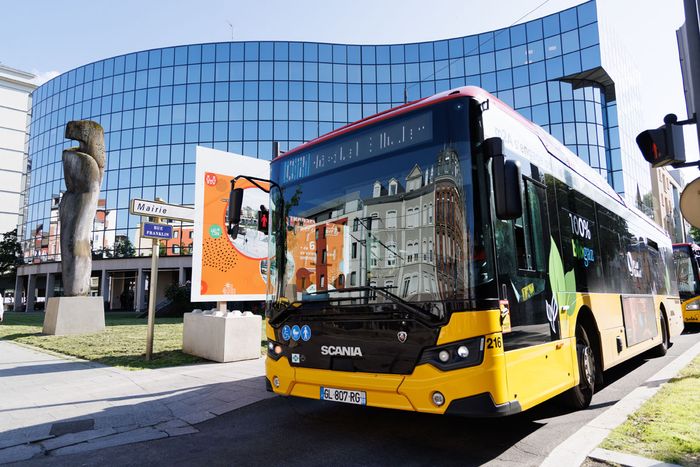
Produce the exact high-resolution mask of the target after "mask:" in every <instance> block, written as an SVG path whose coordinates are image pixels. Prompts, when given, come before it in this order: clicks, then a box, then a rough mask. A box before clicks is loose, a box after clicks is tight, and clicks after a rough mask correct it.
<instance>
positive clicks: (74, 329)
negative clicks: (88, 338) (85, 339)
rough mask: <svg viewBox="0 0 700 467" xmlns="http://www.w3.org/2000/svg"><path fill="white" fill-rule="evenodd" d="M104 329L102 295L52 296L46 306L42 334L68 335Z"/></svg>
mask: <svg viewBox="0 0 700 467" xmlns="http://www.w3.org/2000/svg"><path fill="white" fill-rule="evenodd" d="M104 330H105V305H104V300H103V298H102V297H52V298H49V303H48V304H47V306H46V315H45V316H44V328H43V330H42V332H43V333H44V334H49V335H55V336H68V335H73V334H92V333H95V332H102V331H104Z"/></svg>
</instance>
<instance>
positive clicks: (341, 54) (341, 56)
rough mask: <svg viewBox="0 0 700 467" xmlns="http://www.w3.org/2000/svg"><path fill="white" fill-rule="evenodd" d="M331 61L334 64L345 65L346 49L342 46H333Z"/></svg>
mask: <svg viewBox="0 0 700 467" xmlns="http://www.w3.org/2000/svg"><path fill="white" fill-rule="evenodd" d="M333 61H334V62H335V63H345V62H346V61H347V54H346V47H345V46H344V45H333Z"/></svg>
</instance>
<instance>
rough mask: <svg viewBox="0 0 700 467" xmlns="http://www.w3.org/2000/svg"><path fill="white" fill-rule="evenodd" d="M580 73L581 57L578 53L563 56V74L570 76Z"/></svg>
mask: <svg viewBox="0 0 700 467" xmlns="http://www.w3.org/2000/svg"><path fill="white" fill-rule="evenodd" d="M580 71H581V56H580V54H579V53H578V52H574V53H572V54H567V55H564V74H567V75H570V74H572V73H578V72H580Z"/></svg>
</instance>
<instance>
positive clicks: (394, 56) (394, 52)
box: [391, 45, 404, 63]
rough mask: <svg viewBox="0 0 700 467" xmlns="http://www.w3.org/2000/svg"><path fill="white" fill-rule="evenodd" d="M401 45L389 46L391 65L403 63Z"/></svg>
mask: <svg viewBox="0 0 700 467" xmlns="http://www.w3.org/2000/svg"><path fill="white" fill-rule="evenodd" d="M403 61H404V56H403V45H392V46H391V62H392V63H403Z"/></svg>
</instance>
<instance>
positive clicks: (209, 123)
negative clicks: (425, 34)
mask: <svg viewBox="0 0 700 467" xmlns="http://www.w3.org/2000/svg"><path fill="white" fill-rule="evenodd" d="M600 62H601V60H600V47H599V34H598V25H597V16H596V5H595V2H594V1H590V2H587V3H584V4H581V5H579V6H577V7H574V8H570V9H568V10H564V11H561V12H559V13H556V14H553V15H550V16H547V17H544V18H540V19H536V20H533V21H529V22H527V23H523V24H518V25H516V26H512V27H510V28H506V29H500V30H497V31H490V32H485V33H482V34H478V35H472V36H466V37H459V38H454V39H448V40H440V41H434V42H423V43H413V44H397V45H376V46H375V45H342V44H320V43H311V42H304V43H302V42H224V43H214V44H197V45H185V46H179V47H169V48H162V49H155V50H149V51H143V52H136V53H132V54H128V55H122V56H118V57H113V58H109V59H106V60H102V61H99V62H95V63H91V64H89V65H85V66H83V67H80V68H77V69H74V70H71V71H69V72H67V73H64V74H62V75H60V76H58V77H56V78H54V79H53V80H51V81H49V82H47V83H46V84H44V85H43V86H41V87H40V88H38V89H37V90H36V91H35V92H34V98H33V109H32V115H33V117H32V122H31V127H30V146H29V148H30V149H29V151H30V168H29V187H30V188H28V193H27V196H26V199H27V205H26V208H25V209H26V212H25V225H24V226H23V229H22V238H23V240H24V243H23V245H24V255H25V260H27V261H55V260H59V259H60V256H59V255H58V253H59V249H58V244H59V241H58V238H57V236H58V230H59V228H58V225H57V222H58V221H57V220H58V209H57V204H58V200H59V197H60V193H61V192H62V190H64V189H65V186H64V182H63V171H62V163H61V153H62V151H63V149H64V148H67V147H70V146H71V145H72V142H70V141H67V140H65V139H64V135H63V133H64V128H65V124H66V123H67V122H68V121H70V120H79V119H91V120H95V121H98V122H99V123H100V124H102V126H103V127H104V129H105V140H106V146H107V150H108V156H107V169H106V171H105V176H104V181H103V184H102V193H101V197H100V202H99V207H98V213H97V216H96V218H95V224H94V231H95V232H94V235H93V251H94V253H95V256H96V257H121V256H133V255H141V254H143V255H147V254H150V251H151V244H150V240H149V241H148V242H147V244H146V243H144V244H143V245H142V244H140V240H139V235H138V227H139V222H140V218H138V217H136V216H131V215H130V214H129V212H128V205H129V200H130V199H132V198H144V199H154V198H155V197H161V198H163V199H165V200H166V201H168V202H170V203H182V204H193V203H194V162H195V161H194V158H195V146H196V145H201V146H208V147H212V148H215V149H221V150H224V151H231V152H236V153H241V154H245V155H248V156H257V157H260V158H266V159H269V158H270V157H271V155H272V142H273V141H279V142H280V148H281V149H282V150H286V149H288V148H292V147H295V146H297V145H299V144H301V143H303V142H305V141H308V140H310V139H313V138H315V137H316V136H318V135H321V134H324V133H326V132H329V131H331V130H333V129H334V128H337V127H339V126H342V125H345V124H347V123H349V122H352V121H355V120H359V119H361V118H362V117H365V116H368V115H372V114H374V113H376V112H379V111H382V110H385V109H389V108H391V107H394V106H397V105H400V104H403V103H404V102H405V101H407V100H408V101H410V100H415V99H418V98H421V97H426V96H429V95H432V94H434V93H436V92H440V91H444V90H447V89H450V88H455V87H459V86H464V85H477V86H481V87H483V88H484V89H486V90H488V91H490V92H492V93H493V94H495V95H496V96H498V97H499V98H500V99H502V100H503V101H505V102H506V103H508V104H509V105H511V106H512V107H514V108H515V109H516V110H517V111H519V112H520V113H521V114H523V115H524V116H525V117H527V118H528V119H531V120H533V121H534V122H536V123H538V124H540V125H542V126H543V127H544V128H545V129H546V130H547V131H549V132H550V133H552V134H553V135H554V136H555V137H557V138H558V139H560V140H561V141H562V142H563V143H564V144H566V145H567V146H568V147H569V148H571V149H572V150H573V151H574V152H575V153H577V154H579V156H580V157H581V158H582V159H584V160H585V161H586V162H588V163H589V164H590V165H591V166H592V167H594V168H596V169H598V170H599V171H600V172H601V173H602V174H603V175H605V176H607V177H608V179H609V180H610V181H611V183H613V182H617V177H618V176H617V175H615V172H613V171H612V170H613V169H615V168H616V167H617V168H619V167H618V166H619V164H615V163H612V164H611V163H610V160H611V156H612V155H614V154H615V150H616V149H617V148H618V147H619V143H617V142H616V141H617V139H618V138H617V137H616V135H617V129H616V115H617V114H616V109H615V107H614V102H613V104H609V103H608V102H607V100H611V99H610V97H609V95H610V93H609V92H606V91H605V90H606V83H605V82H603V80H601V79H599V77H600V73H596V70H601V68H600V67H601V63H600ZM603 75H604V72H603ZM611 85H612V83H607V88H608V89H609V87H610V86H611ZM606 96H608V97H607V100H606ZM613 96H614V93H613ZM613 99H614V97H613ZM617 152H618V153H619V150H618V151H617ZM618 156H619V154H618ZM620 178H621V177H620ZM614 186H615V187H616V188H617V189H618V190H621V189H622V187H621V186H619V187H618V186H616V185H614ZM180 231H181V232H182V233H187V232H189V231H191V229H188V228H183V229H181V230H180ZM188 236H189V235H181V237H188ZM170 243H172V245H170V244H169V245H170V246H169V248H167V251H166V252H163V253H164V254H168V255H173V254H175V255H177V254H187V253H189V245H190V244H191V239H189V238H180V240H179V242H170Z"/></svg>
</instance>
